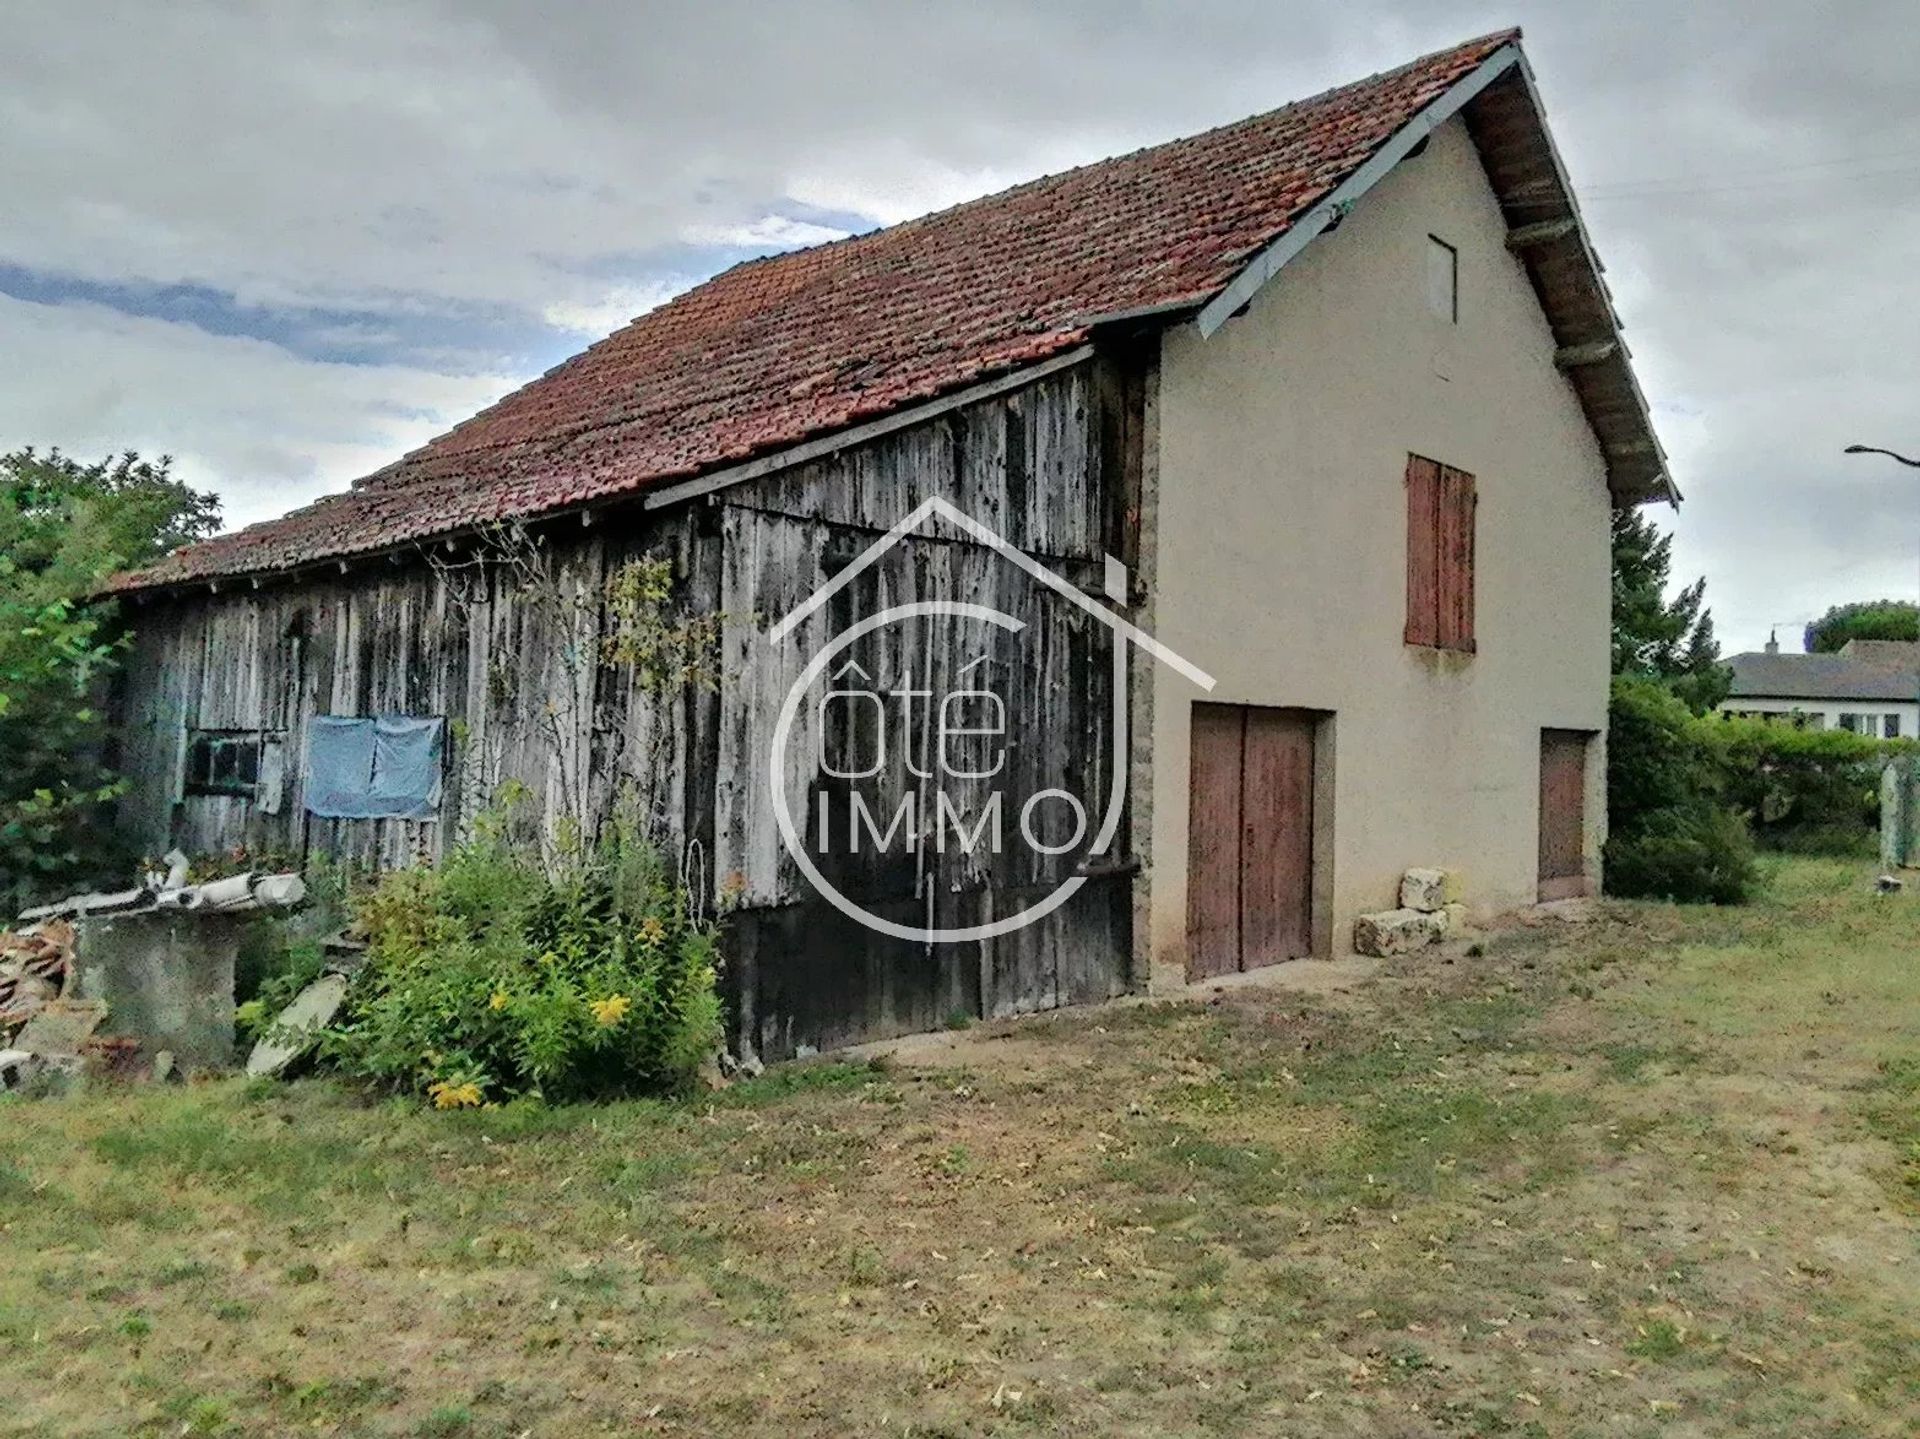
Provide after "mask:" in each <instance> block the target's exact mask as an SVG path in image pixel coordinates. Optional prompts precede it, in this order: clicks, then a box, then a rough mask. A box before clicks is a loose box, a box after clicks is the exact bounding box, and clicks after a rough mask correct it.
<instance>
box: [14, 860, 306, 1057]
mask: <svg viewBox="0 0 1920 1439" xmlns="http://www.w3.org/2000/svg"><path fill="white" fill-rule="evenodd" d="M187 873H188V866H187V857H186V856H185V855H184V854H182V853H181V852H180V851H179V850H175V851H173V852H172V853H171V854H169V855H168V856H167V868H166V870H165V871H164V872H160V871H152V870H150V871H149V872H147V873H146V874H144V875H143V876H142V877H141V884H140V885H139V886H138V887H137V888H134V889H127V890H120V891H116V892H113V893H92V894H77V895H69V896H67V897H66V898H65V899H62V900H57V901H55V902H54V903H52V904H44V905H39V906H37V907H35V908H33V909H29V910H25V911H23V912H22V914H21V916H20V918H21V920H22V921H23V927H22V928H20V929H18V930H14V931H5V932H0V1081H4V1083H5V1084H6V1085H7V1086H8V1087H9V1088H17V1087H19V1086H20V1085H21V1084H24V1083H27V1082H28V1081H30V1080H32V1079H34V1078H35V1077H37V1076H39V1075H41V1074H45V1073H52V1074H57V1075H61V1076H65V1075H70V1074H77V1073H79V1072H80V1071H81V1069H82V1068H83V1067H84V1068H86V1069H89V1070H91V1071H93V1072H96V1073H103V1074H107V1075H113V1076H121V1077H133V1076H135V1075H139V1074H141V1073H143V1072H151V1073H152V1074H154V1075H155V1077H157V1078H165V1077H167V1076H169V1075H172V1074H175V1073H178V1072H180V1071H181V1070H182V1069H183V1067H184V1069H186V1070H193V1069H205V1068H224V1067H226V1066H227V1065H230V1064H231V1063H232V1062H233V963H234V954H235V952H236V950H237V947H238V942H239V937H240V932H241V931H240V926H239V924H238V923H237V922H236V921H233V920H229V919H227V918H226V916H229V915H238V914H243V913H245V912H248V911H256V910H263V909H291V908H293V907H294V906H295V905H298V904H299V903H300V902H301V901H302V900H304V899H305V898H306V893H307V887H306V884H305V882H304V881H303V880H302V879H301V878H300V876H299V875H297V874H268V875H259V874H238V875H233V876H230V877H228V878H225V879H217V880H212V881H209V882H208V883H206V884H199V885H192V884H188V883H187V882H186V880H187ZM203 916H204V917H203ZM341 983H342V984H343V985H344V981H341ZM109 1021H111V1023H109ZM103 1025H104V1026H106V1028H105V1029H104V1030H103V1032H102V1033H101V1034H100V1036H99V1037H97V1038H96V1037H95V1036H94V1031H95V1030H99V1029H102V1026H103Z"/></svg>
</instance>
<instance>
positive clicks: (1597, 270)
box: [1514, 46, 1680, 508]
mask: <svg viewBox="0 0 1920 1439" xmlns="http://www.w3.org/2000/svg"><path fill="white" fill-rule="evenodd" d="M1514 48H1515V50H1516V51H1518V50H1519V47H1518V46H1515V47H1514ZM1519 62H1520V63H1519V65H1518V66H1517V67H1516V69H1517V73H1518V75H1519V77H1520V82H1521V84H1522V86H1523V87H1524V89H1525V91H1526V97H1527V102H1528V103H1529V104H1530V105H1531V106H1532V107H1533V118H1534V123H1535V124H1536V125H1537V126H1538V127H1539V131H1540V139H1541V141H1542V142H1543V143H1544V144H1545V146H1546V151H1547V159H1548V162H1549V163H1550V164H1551V165H1552V166H1553V173H1554V177H1555V179H1557V180H1558V181H1559V188H1560V196H1559V198H1560V199H1561V200H1562V201H1563V202H1564V203H1565V205H1566V207H1567V214H1566V216H1565V217H1564V218H1565V219H1570V220H1572V221H1573V228H1572V230H1571V231H1570V232H1569V233H1568V234H1567V235H1566V237H1565V238H1567V239H1569V240H1571V241H1573V242H1574V243H1576V244H1577V245H1578V246H1579V248H1580V253H1581V255H1582V257H1583V258H1584V259H1585V260H1586V263H1587V268H1588V269H1589V270H1590V271H1591V272H1592V274H1593V281H1594V284H1595V286H1596V287H1597V288H1598V290H1599V292H1600V294H1601V296H1602V297H1603V298H1604V300H1605V303H1606V309H1607V316H1608V319H1609V321H1610V324H1611V328H1612V331H1613V334H1612V339H1613V343H1614V344H1615V345H1616V346H1617V347H1618V350H1617V355H1618V360H1619V363H1618V366H1617V369H1618V371H1619V373H1620V374H1621V375H1622V376H1623V377H1624V379H1625V381H1626V387H1627V389H1628V391H1629V392H1630V394H1631V397H1632V402H1633V406H1634V409H1635V410H1636V411H1637V412H1638V417H1639V420H1640V426H1641V428H1642V429H1643V430H1644V431H1645V434H1644V436H1643V437H1640V438H1637V439H1635V440H1633V441H1629V442H1628V444H1629V445H1632V446H1634V447H1635V450H1634V452H1635V453H1645V451H1644V450H1640V449H1639V448H1638V447H1639V446H1644V445H1649V444H1650V445H1651V446H1652V451H1651V453H1652V454H1653V456H1654V458H1655V461H1656V463H1657V466H1658V474H1657V476H1656V479H1655V485H1654V490H1653V493H1651V494H1648V495H1646V496H1645V497H1644V498H1646V499H1663V500H1665V501H1666V502H1667V503H1668V504H1670V505H1673V506H1674V507H1676V508H1678V507H1679V504H1680V490H1679V487H1678V486H1676V485H1675V484H1674V483H1673V476H1672V474H1671V473H1670V472H1669V471H1668V469H1667V452H1666V450H1665V448H1664V447H1663V446H1662V445H1661V443H1660V436H1659V434H1658V432H1657V431H1655V429H1654V428H1653V412H1652V409H1651V408H1650V407H1649V406H1648V404H1647V397H1646V393H1645V391H1643V390H1642V389H1641V388H1640V377H1639V376H1638V375H1636V374H1635V373H1634V371H1633V366H1632V364H1631V363H1629V362H1628V359H1627V357H1628V356H1629V355H1630V354H1631V353H1632V352H1631V351H1630V350H1629V349H1628V348H1627V342H1626V340H1625V339H1623V338H1622V337H1621V333H1620V331H1621V328H1622V327H1621V324H1620V315H1619V312H1618V311H1616V310H1615V309H1614V306H1613V294H1612V292H1611V290H1609V289H1608V287H1607V282H1606V281H1605V280H1604V279H1602V278H1601V276H1602V275H1604V274H1605V273H1606V266H1605V265H1603V264H1601V263H1600V257H1599V255H1598V254H1597V253H1595V251H1594V248H1593V236H1592V233H1591V232H1590V231H1589V230H1588V229H1587V221H1586V217H1585V216H1584V215H1582V214H1581V213H1580V197H1579V195H1578V194H1577V192H1576V191H1575V190H1574V188H1573V181H1572V180H1571V179H1570V178H1569V177H1568V175H1567V167H1566V163H1565V162H1564V161H1563V160H1562V159H1561V158H1560V147H1559V146H1558V145H1557V144H1555V143H1554V139H1553V130H1552V129H1551V127H1549V126H1548V124H1547V109H1546V106H1545V104H1544V103H1542V101H1541V99H1540V86H1539V84H1538V82H1537V81H1536V80H1535V79H1534V75H1533V66H1532V65H1531V64H1529V63H1528V62H1527V57H1526V55H1525V54H1524V53H1520V55H1519ZM1524 228H1525V227H1521V229H1524ZM1514 233H1519V231H1518V230H1516V231H1515V232H1514ZM1549 243H1551V242H1549ZM1525 248H1526V247H1524V246H1522V247H1521V249H1522V251H1524V250H1525ZM1544 301H1545V296H1544V295H1543V296H1542V302H1543V303H1544ZM1602 451H1603V453H1606V454H1607V455H1608V462H1609V469H1610V470H1611V468H1612V460H1613V458H1614V457H1615V456H1616V455H1621V454H1625V453H1628V451H1627V450H1626V449H1625V447H1616V448H1615V449H1614V450H1611V451H1609V450H1607V449H1606V446H1605V445H1604V443H1603V445H1602Z"/></svg>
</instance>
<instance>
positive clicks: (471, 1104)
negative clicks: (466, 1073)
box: [427, 1079, 480, 1109]
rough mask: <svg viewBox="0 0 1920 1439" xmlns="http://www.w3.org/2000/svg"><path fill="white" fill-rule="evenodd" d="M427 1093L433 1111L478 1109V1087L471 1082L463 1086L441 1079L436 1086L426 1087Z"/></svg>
mask: <svg viewBox="0 0 1920 1439" xmlns="http://www.w3.org/2000/svg"><path fill="white" fill-rule="evenodd" d="M427 1093H428V1094H429V1095H431V1096H432V1097H433V1107H434V1108H435V1109H478V1108H479V1107H480V1086H479V1085H477V1084H475V1083H474V1082H473V1081H472V1080H468V1081H467V1082H466V1083H465V1084H455V1083H454V1082H453V1081H452V1080H450V1079H443V1080H441V1081H440V1082H439V1083H438V1084H430V1085H428V1086H427Z"/></svg>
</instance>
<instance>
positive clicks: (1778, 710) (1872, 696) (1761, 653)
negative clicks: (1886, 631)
mask: <svg viewBox="0 0 1920 1439" xmlns="http://www.w3.org/2000/svg"><path fill="white" fill-rule="evenodd" d="M1727 664H1728V665H1729V666H1730V667H1731V668H1732V670H1733V687H1732V688H1731V689H1730V690H1729V691H1728V693H1727V697H1726V699H1725V700H1723V701H1722V702H1721V704H1720V709H1721V712H1722V713H1725V714H1736V715H1753V716H1756V717H1758V718H1761V719H1779V720H1782V721H1785V722H1788V723H1791V724H1797V725H1804V726H1806V727H1807V728H1808V729H1845V730H1852V731H1853V732H1854V733H1855V734H1863V735H1872V736H1874V737H1875V738H1878V739H1901V738H1912V737H1913V736H1914V735H1916V734H1920V644H1913V643H1910V642H1905V641H1900V640H1849V641H1847V643H1846V644H1845V645H1844V646H1842V647H1841V648H1840V650H1839V651H1838V652H1836V653H1833V654H1818V655H1783V654H1781V653H1780V646H1779V643H1778V642H1777V641H1775V640H1771V639H1769V640H1768V641H1767V647H1766V648H1765V649H1764V650H1755V651H1749V652H1748V653H1746V654H1739V655H1735V656H1733V658H1731V659H1729V660H1728V661H1727Z"/></svg>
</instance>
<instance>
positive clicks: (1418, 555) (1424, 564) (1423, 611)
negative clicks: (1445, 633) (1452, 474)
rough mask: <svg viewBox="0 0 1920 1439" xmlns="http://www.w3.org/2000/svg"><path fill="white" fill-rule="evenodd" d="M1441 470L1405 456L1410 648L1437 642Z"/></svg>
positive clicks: (1427, 460)
mask: <svg viewBox="0 0 1920 1439" xmlns="http://www.w3.org/2000/svg"><path fill="white" fill-rule="evenodd" d="M1439 602H1440V467H1439V465H1437V464H1435V463H1434V462H1433V461H1432V460H1429V459H1424V458H1422V457H1421V456H1419V455H1408V456H1407V628H1406V642H1407V643H1408V644H1410V645H1428V646H1432V645H1437V644H1439V642H1440V627H1439Z"/></svg>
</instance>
